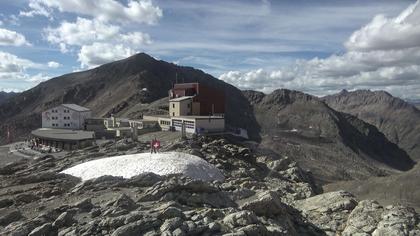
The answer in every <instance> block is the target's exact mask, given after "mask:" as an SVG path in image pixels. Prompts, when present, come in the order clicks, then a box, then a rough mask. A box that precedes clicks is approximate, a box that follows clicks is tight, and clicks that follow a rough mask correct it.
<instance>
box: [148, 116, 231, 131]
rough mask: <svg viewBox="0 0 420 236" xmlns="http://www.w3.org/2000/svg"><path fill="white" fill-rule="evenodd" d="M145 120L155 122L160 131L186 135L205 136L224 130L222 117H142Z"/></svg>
mask: <svg viewBox="0 0 420 236" xmlns="http://www.w3.org/2000/svg"><path fill="white" fill-rule="evenodd" d="M143 118H144V119H145V120H156V121H157V122H158V123H159V126H160V127H161V128H162V130H171V129H172V130H176V131H182V129H183V127H184V128H185V132H186V133H190V134H194V133H195V134H206V133H217V132H223V131H224V130H225V118H224V117H222V116H170V117H168V116H143Z"/></svg>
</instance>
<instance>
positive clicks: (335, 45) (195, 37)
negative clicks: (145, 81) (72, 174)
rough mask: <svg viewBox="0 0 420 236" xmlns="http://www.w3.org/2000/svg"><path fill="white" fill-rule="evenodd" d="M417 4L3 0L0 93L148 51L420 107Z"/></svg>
mask: <svg viewBox="0 0 420 236" xmlns="http://www.w3.org/2000/svg"><path fill="white" fill-rule="evenodd" d="M418 1H419V0H418ZM418 1H415V0H399V1H395V0H340V1H338V0H336V1H333V0H277V1H274V0H271V1H270V0H262V1H261V0H236V1H221V0H207V1H204V0H189V1H187V0H66V1H62V0H14V1H9V0H0V4H1V5H0V91H2V90H3V91H23V90H26V89H29V88H31V87H33V86H35V85H37V84H38V83H40V82H42V81H45V80H47V79H50V78H53V77H56V76H59V75H62V74H66V73H71V72H75V71H80V70H86V69H90V68H94V67H96V66H99V65H101V64H104V63H107V62H111V61H115V60H119V59H123V58H126V57H128V56H130V55H133V54H135V53H139V52H145V53H147V54H149V55H151V56H153V57H155V58H157V59H161V60H165V61H168V62H172V63H175V64H178V65H183V66H192V67H195V68H198V69H201V70H203V71H205V72H206V73H209V74H211V75H213V76H215V77H216V78H219V79H222V80H224V81H226V82H228V83H231V84H233V85H235V86H237V87H239V88H241V89H252V90H259V91H263V92H266V93H269V92H271V91H273V90H275V89H279V88H287V89H295V90H300V91H303V92H307V93H310V94H313V95H317V96H323V95H327V94H332V93H336V92H339V91H341V90H342V89H347V90H355V89H371V90H386V91H388V92H390V93H391V94H393V95H395V96H399V97H402V98H404V99H420V3H419V2H418Z"/></svg>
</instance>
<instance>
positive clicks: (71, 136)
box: [32, 128, 95, 150]
mask: <svg viewBox="0 0 420 236" xmlns="http://www.w3.org/2000/svg"><path fill="white" fill-rule="evenodd" d="M32 136H34V137H35V138H37V139H38V140H39V143H41V144H43V145H47V146H51V147H55V148H61V149H64V150H75V149H80V148H84V147H88V146H91V145H92V144H93V143H94V141H95V132H92V131H83V130H69V129H50V128H40V129H36V130H33V131H32Z"/></svg>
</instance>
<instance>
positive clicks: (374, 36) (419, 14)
mask: <svg viewBox="0 0 420 236" xmlns="http://www.w3.org/2000/svg"><path fill="white" fill-rule="evenodd" d="M419 39H420V5H419V2H416V3H415V4H413V5H411V6H410V7H408V8H407V9H406V10H405V11H403V12H402V13H401V14H400V15H399V16H398V17H395V18H387V17H385V16H384V15H378V16H376V17H375V18H374V19H373V20H372V21H371V22H370V23H369V24H367V25H366V26H365V27H363V28H361V29H360V30H358V31H356V32H354V33H353V34H352V35H351V37H350V38H349V40H348V41H347V42H346V44H345V45H346V47H347V48H348V49H349V50H357V51H370V50H389V49H405V48H411V47H420V40H419Z"/></svg>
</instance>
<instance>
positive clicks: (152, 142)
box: [150, 139, 155, 154]
mask: <svg viewBox="0 0 420 236" xmlns="http://www.w3.org/2000/svg"><path fill="white" fill-rule="evenodd" d="M154 146H155V142H154V140H153V139H152V141H150V154H153V149H154V148H155V147H154Z"/></svg>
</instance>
